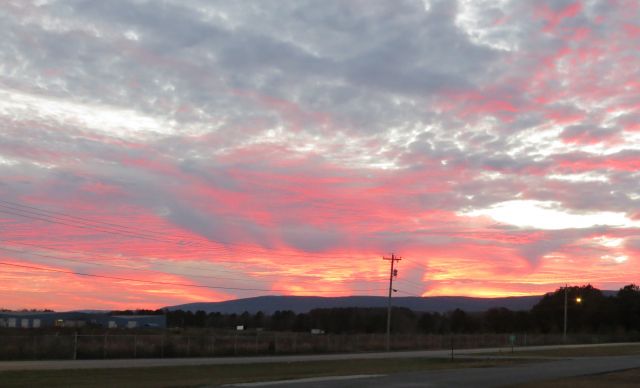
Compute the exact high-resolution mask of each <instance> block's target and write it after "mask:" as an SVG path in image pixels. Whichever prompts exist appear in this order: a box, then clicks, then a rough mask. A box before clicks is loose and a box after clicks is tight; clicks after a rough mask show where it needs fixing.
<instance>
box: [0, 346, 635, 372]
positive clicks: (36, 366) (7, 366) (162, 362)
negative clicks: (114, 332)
mask: <svg viewBox="0 0 640 388" xmlns="http://www.w3.org/2000/svg"><path fill="white" fill-rule="evenodd" d="M621 345H637V343H629V344H621V343H614V344H599V345H552V346H529V347H523V348H514V349H513V350H514V353H517V352H519V351H533V350H548V349H562V348H574V349H575V348H584V347H593V346H598V347H606V346H621ZM492 352H504V353H510V352H511V348H481V349H464V350H456V351H455V355H456V356H460V357H462V356H466V355H475V354H481V353H492ZM450 356H451V351H450V350H424V351H408V352H392V353H355V354H322V355H293V356H263V357H216V358H164V359H162V358H154V359H122V360H57V361H3V362H0V371H5V370H45V369H100V368H148V367H161V366H187V365H231V364H257V363H274V362H304V361H328V360H355V359H385V358H421V357H425V358H447V357H450Z"/></svg>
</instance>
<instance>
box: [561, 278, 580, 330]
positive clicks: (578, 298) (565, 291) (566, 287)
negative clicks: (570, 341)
mask: <svg viewBox="0 0 640 388" xmlns="http://www.w3.org/2000/svg"><path fill="white" fill-rule="evenodd" d="M568 290H569V286H568V285H566V284H565V285H564V330H563V332H562V341H563V342H566V341H567V298H568V296H567V293H568ZM576 303H577V304H580V303H582V298H581V297H579V296H578V297H576Z"/></svg>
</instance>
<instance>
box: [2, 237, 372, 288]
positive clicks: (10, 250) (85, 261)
mask: <svg viewBox="0 0 640 388" xmlns="http://www.w3.org/2000/svg"><path fill="white" fill-rule="evenodd" d="M0 250H3V251H7V252H14V253H21V254H26V255H32V256H38V257H43V258H48V259H53V260H59V261H66V262H73V263H79V264H89V265H97V266H101V267H111V268H120V269H126V270H131V271H139V272H155V273H159V274H166V275H178V276H188V277H196V278H203V279H215V280H235V281H241V282H247V281H254V280H251V279H246V278H245V279H241V278H234V277H222V276H210V275H196V274H186V273H176V272H168V271H158V270H155V269H145V268H135V267H128V266H123V265H115V264H106V263H100V262H95V261H87V260H79V259H70V258H62V257H57V256H52V255H46V254H42V253H35V252H24V251H18V250H14V249H10V248H3V247H0ZM279 278H280V279H282V278H286V276H281V277H279ZM350 280H353V278H351V279H350ZM362 280H365V279H362ZM366 280H369V281H371V279H366ZM374 281H375V280H374ZM300 284H309V283H307V282H297V283H296V285H300ZM351 291H353V292H368V291H378V289H353V290H351Z"/></svg>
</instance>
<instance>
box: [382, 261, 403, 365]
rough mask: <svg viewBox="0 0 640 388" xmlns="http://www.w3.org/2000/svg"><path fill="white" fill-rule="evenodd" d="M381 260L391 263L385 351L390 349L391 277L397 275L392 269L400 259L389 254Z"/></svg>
mask: <svg viewBox="0 0 640 388" xmlns="http://www.w3.org/2000/svg"><path fill="white" fill-rule="evenodd" d="M382 260H388V261H390V263H391V270H390V271H389V298H388V300H387V341H386V342H387V346H386V348H387V352H388V351H390V350H391V294H392V292H393V291H394V289H393V278H394V277H396V276H398V271H397V270H396V269H394V267H395V263H396V261H400V260H402V258H400V257H396V255H395V254H391V257H383V258H382Z"/></svg>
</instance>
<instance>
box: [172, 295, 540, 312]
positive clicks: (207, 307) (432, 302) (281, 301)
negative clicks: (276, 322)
mask: <svg viewBox="0 0 640 388" xmlns="http://www.w3.org/2000/svg"><path fill="white" fill-rule="evenodd" d="M541 298H542V295H536V296H516V297H507V298H471V297H465V296H434V297H424V298H419V297H394V298H393V306H395V307H406V308H409V309H411V310H413V311H421V312H427V311H429V312H447V311H451V310H455V309H456V308H459V309H462V310H464V311H468V312H471V311H485V310H488V309H490V308H492V307H506V308H508V309H509V310H514V311H517V310H529V309H531V308H532V307H533V306H534V305H535V304H536V303H538V301H539V300H540V299H541ZM386 306H387V298H386V297H383V296H345V297H333V298H323V297H317V296H259V297H255V298H246V299H236V300H227V301H224V302H210V303H206V302H204V303H188V304H182V305H177V306H170V307H166V309H168V310H184V311H193V312H196V311H198V310H202V311H205V312H207V313H211V312H220V313H223V314H233V313H235V314H242V313H243V312H245V311H247V312H249V313H250V314H255V313H257V312H258V311H262V312H263V313H265V314H272V313H273V312H275V311H278V310H280V311H282V310H292V311H294V312H296V313H306V312H308V311H310V310H313V309H316V308H332V307H386Z"/></svg>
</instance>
